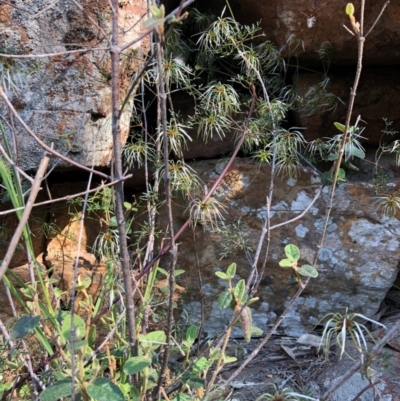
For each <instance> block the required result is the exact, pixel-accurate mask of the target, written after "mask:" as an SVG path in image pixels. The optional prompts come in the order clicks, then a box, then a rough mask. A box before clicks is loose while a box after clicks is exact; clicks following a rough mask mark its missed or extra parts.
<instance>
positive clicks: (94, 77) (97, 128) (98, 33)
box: [0, 0, 148, 170]
mask: <svg viewBox="0 0 400 401" xmlns="http://www.w3.org/2000/svg"><path fill="white" fill-rule="evenodd" d="M14 3H15V7H13V6H11V5H8V4H2V5H1V7H2V13H0V14H1V18H2V24H3V25H2V29H1V31H0V48H1V53H8V54H21V55H34V56H35V57H36V58H32V59H7V58H1V60H0V62H1V66H2V72H1V75H2V81H3V86H4V89H5V90H6V92H7V93H8V96H9V98H10V100H11V103H12V104H13V106H14V108H15V109H16V110H17V111H18V113H19V115H20V116H21V117H22V119H23V120H24V122H25V123H26V124H27V125H28V126H29V127H30V128H31V129H32V131H33V132H34V133H36V135H38V136H39V138H40V139H41V140H42V141H44V142H45V143H46V144H47V145H50V144H51V143H53V144H54V149H55V150H57V151H58V152H60V153H63V154H66V155H68V157H70V158H72V159H73V160H75V161H76V162H79V163H81V164H84V165H88V166H92V165H94V166H105V165H107V164H108V163H109V162H110V160H111V155H112V148H113V145H112V135H111V86H110V71H111V66H110V57H109V51H108V47H109V42H108V41H109V39H110V32H111V14H112V13H111V8H110V3H109V2H108V1H107V0H99V1H92V0H84V1H81V2H79V4H81V8H78V7H77V5H75V3H74V2H73V1H62V2H59V3H52V4H50V5H48V4H47V2H44V1H42V0H32V1H29V2H26V1H22V0H17V1H16V2H14ZM146 7H147V3H146V2H145V1H144V0H140V1H134V2H133V1H132V0H129V1H124V2H120V9H119V16H120V23H119V26H120V42H121V43H128V42H129V41H131V40H133V39H135V38H137V37H138V35H139V34H140V33H141V32H143V30H144V28H143V25H142V24H141V18H142V16H143V15H144V14H145V12H146V9H147V8H146ZM147 47H148V40H146V39H145V40H144V42H138V43H136V44H135V45H134V46H132V47H131V48H129V49H127V50H126V51H125V52H124V54H123V55H122V57H121V77H120V78H121V92H122V96H123V95H124V94H126V93H127V89H128V86H129V82H130V79H131V77H132V75H133V74H134V72H135V71H136V70H137V69H138V68H139V66H140V63H141V61H142V60H143V57H142V55H143V54H144V52H145V51H146V48H147ZM86 48H87V49H88V51H87V52H78V53H65V52H66V51H71V50H79V49H86ZM90 49H94V50H90ZM49 53H52V54H54V55H53V56H49V57H41V56H40V55H41V54H49ZM128 106H129V104H128ZM0 113H1V114H2V115H3V116H8V117H9V118H8V121H9V124H7V125H5V127H4V128H5V129H6V132H7V136H8V138H9V140H11V138H13V140H12V143H14V142H15V145H16V148H17V149H18V152H17V154H18V160H19V163H20V165H21V167H22V168H24V169H27V170H34V169H36V168H37V166H38V164H39V162H40V159H41V158H42V155H43V150H42V149H41V148H40V146H39V145H38V144H37V143H36V141H35V140H34V139H33V138H32V137H31V136H29V135H28V134H27V132H26V131H25V129H24V128H23V127H22V126H21V124H19V123H18V121H17V120H16V118H15V117H13V116H11V114H10V113H9V112H8V111H7V108H6V107H5V104H4V102H0ZM130 114H131V107H127V108H126V110H125V112H124V113H123V115H122V118H121V137H122V141H123V142H124V141H125V140H126V138H127V135H128V132H129V121H130ZM58 166H59V167H67V166H68V164H67V163H65V162H59V164H58Z"/></svg>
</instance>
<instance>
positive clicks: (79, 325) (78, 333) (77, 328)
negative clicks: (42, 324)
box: [61, 314, 85, 341]
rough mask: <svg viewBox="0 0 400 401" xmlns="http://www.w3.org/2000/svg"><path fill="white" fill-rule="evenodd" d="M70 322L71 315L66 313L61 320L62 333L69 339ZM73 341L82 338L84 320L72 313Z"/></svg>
mask: <svg viewBox="0 0 400 401" xmlns="http://www.w3.org/2000/svg"><path fill="white" fill-rule="evenodd" d="M71 324H72V316H71V315H70V314H68V315H66V316H65V317H64V319H63V322H62V330H61V331H62V334H63V335H64V337H65V338H66V339H67V340H68V341H71ZM74 332H75V334H74V336H75V338H74V341H78V340H82V338H83V337H84V335H85V322H84V321H83V320H82V318H81V317H79V316H78V315H74Z"/></svg>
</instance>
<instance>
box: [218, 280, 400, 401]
mask: <svg viewBox="0 0 400 401" xmlns="http://www.w3.org/2000/svg"><path fill="white" fill-rule="evenodd" d="M396 295H397V296H396ZM399 312H400V290H399V288H395V287H394V288H393V289H392V290H391V291H390V297H387V298H386V299H385V301H384V302H383V303H382V307H381V311H380V312H379V313H378V314H377V316H376V317H375V320H377V321H379V322H381V323H382V324H385V325H386V324H387V325H390V324H393V322H395V321H397V320H398V319H400V313H399ZM369 329H370V330H371V332H372V333H373V334H374V333H379V330H375V331H374V327H371V326H370V327H369ZM314 334H320V333H314ZM397 337H400V333H399V335H398V336H397ZM258 343H259V340H252V341H250V343H246V342H245V341H244V340H243V341H240V340H236V341H232V342H231V344H230V346H229V350H228V354H229V355H232V356H233V355H236V356H237V358H238V362H236V363H234V364H231V365H228V366H229V367H228V366H227V367H226V368H225V369H224V371H223V373H222V378H223V379H224V380H226V379H228V378H229V377H230V375H231V374H232V373H233V372H234V371H235V370H236V369H237V367H238V366H240V364H241V363H243V360H244V359H245V358H246V356H247V355H249V354H250V353H251V352H252V351H253V350H254V349H255V348H256V347H257V345H258ZM373 345H374V344H373V341H372V340H371V341H370V342H369V343H368V347H369V348H372V346H373ZM392 345H393V346H394V347H395V348H393V347H390V346H386V347H384V349H383V352H382V354H381V356H380V358H379V359H378V360H376V361H374V362H373V363H372V364H371V366H370V369H369V370H368V374H370V375H371V377H372V383H373V384H374V385H373V386H372V385H371V382H370V381H369V380H368V379H367V377H366V375H365V373H367V372H359V373H356V374H354V375H353V376H352V377H351V378H350V379H349V380H348V381H347V382H346V383H345V384H344V385H343V386H341V387H340V388H339V389H337V390H336V391H335V393H334V394H333V395H332V397H331V398H330V400H332V401H353V400H354V401H356V400H359V401H378V400H379V401H400V341H399V340H398V339H397V340H396V339H395V341H393V342H392ZM339 351H340V350H338V349H334V348H332V349H331V352H330V355H329V358H328V359H327V360H326V358H325V356H324V355H319V354H318V352H317V349H316V348H314V347H311V346H306V345H302V344H298V343H297V338H290V337H282V336H275V337H272V338H271V340H270V341H269V342H268V343H267V344H266V346H265V347H264V348H263V349H262V350H261V351H260V353H259V354H258V355H257V356H256V357H255V358H254V359H253V360H252V361H251V363H249V365H247V367H246V368H245V369H244V370H243V371H242V372H241V374H240V375H239V376H238V377H237V378H236V379H235V380H234V381H233V382H232V384H231V389H232V395H231V399H232V400H233V399H234V400H237V401H253V400H258V399H259V400H260V401H261V400H270V399H271V400H274V399H275V398H266V397H265V395H266V394H268V393H269V394H274V393H275V391H277V389H278V390H282V389H283V388H287V387H290V388H291V389H292V390H293V391H294V392H297V393H300V394H303V395H306V396H308V397H312V398H313V399H316V400H319V399H320V397H322V396H323V394H324V393H325V392H326V391H327V390H329V389H330V388H331V386H332V385H333V384H334V382H335V380H338V379H339V378H340V377H341V376H343V375H344V374H346V373H347V372H348V370H349V369H350V367H351V366H352V365H353V364H354V363H355V362H356V361H358V360H359V358H360V355H359V353H358V351H357V349H356V347H355V346H354V344H353V343H352V342H351V341H348V343H347V345H346V351H347V352H348V354H349V356H343V358H342V359H340V352H339ZM351 358H352V359H353V360H352V359H351ZM278 399H279V400H282V401H283V400H284V398H282V399H281V398H276V400H278Z"/></svg>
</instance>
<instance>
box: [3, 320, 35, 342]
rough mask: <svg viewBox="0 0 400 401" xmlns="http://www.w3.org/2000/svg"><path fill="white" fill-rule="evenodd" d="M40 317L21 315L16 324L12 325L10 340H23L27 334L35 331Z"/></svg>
mask: <svg viewBox="0 0 400 401" xmlns="http://www.w3.org/2000/svg"><path fill="white" fill-rule="evenodd" d="M39 320H40V315H37V316H31V315H22V316H21V317H20V318H19V319H18V320H17V322H16V323H15V324H14V326H13V328H12V330H11V334H10V339H11V340H16V339H18V338H24V337H25V336H26V335H27V334H29V333H30V332H32V331H33V330H35V327H36V326H37V325H38V324H39Z"/></svg>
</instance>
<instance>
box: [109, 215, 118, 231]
mask: <svg viewBox="0 0 400 401" xmlns="http://www.w3.org/2000/svg"><path fill="white" fill-rule="evenodd" d="M108 225H109V226H110V227H113V228H114V227H118V221H117V216H113V217H111V219H110V220H109V221H108Z"/></svg>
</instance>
